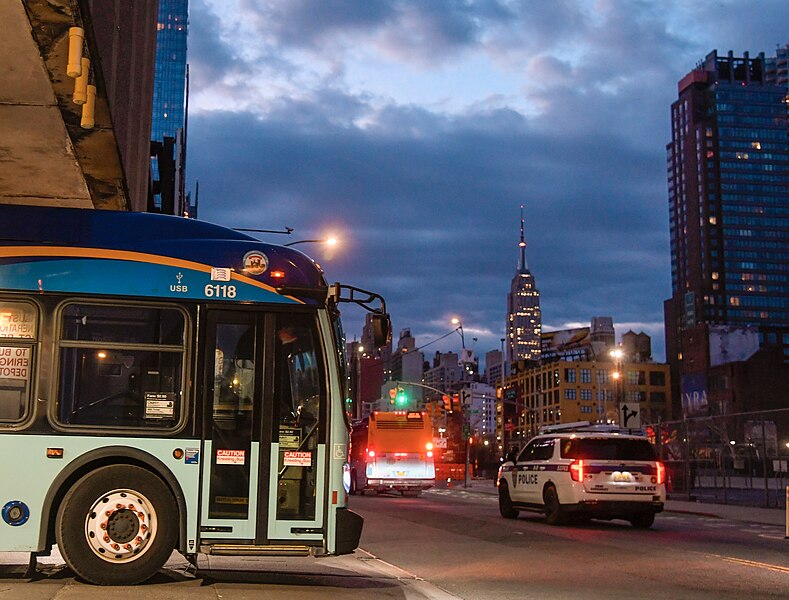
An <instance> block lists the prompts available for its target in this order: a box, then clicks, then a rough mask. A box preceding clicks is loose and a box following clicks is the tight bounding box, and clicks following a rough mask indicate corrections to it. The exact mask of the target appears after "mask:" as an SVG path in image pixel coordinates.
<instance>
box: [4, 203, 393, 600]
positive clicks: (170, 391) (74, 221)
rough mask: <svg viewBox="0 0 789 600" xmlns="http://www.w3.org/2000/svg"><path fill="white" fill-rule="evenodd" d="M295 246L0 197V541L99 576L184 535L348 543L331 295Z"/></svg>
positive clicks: (255, 551) (287, 548)
mask: <svg viewBox="0 0 789 600" xmlns="http://www.w3.org/2000/svg"><path fill="white" fill-rule="evenodd" d="M342 302H353V303H356V304H358V305H360V306H362V307H363V308H365V309H367V310H369V311H370V312H372V313H373V315H372V323H373V327H374V329H375V335H376V337H377V338H378V339H377V341H380V342H381V343H383V342H384V341H385V340H386V339H387V338H388V336H389V329H390V322H389V317H388V315H387V314H386V312H385V310H386V309H385V305H384V301H383V298H381V297H380V296H379V295H377V294H374V293H371V292H367V291H365V290H361V289H359V288H354V287H351V286H346V285H340V284H333V285H327V283H326V280H325V278H324V276H323V272H322V270H321V269H320V267H319V266H318V265H317V264H316V263H315V262H314V261H313V260H312V259H310V258H309V257H307V256H306V255H305V254H303V253H301V252H299V251H297V250H294V249H292V248H288V247H283V246H277V245H272V244H267V243H263V242H261V241H259V240H257V239H255V238H253V237H250V236H248V235H245V234H243V233H239V232H238V231H235V230H232V229H227V228H224V227H220V226H218V225H213V224H209V223H205V222H200V221H195V220H190V219H184V218H180V217H172V216H165V215H155V214H146V213H124V212H112V211H100V210H80V209H65V208H42V207H27V206H11V205H3V206H0V456H2V457H3V460H2V462H0V517H1V518H0V552H29V553H31V566H34V564H35V562H34V561H35V556H41V555H47V554H48V553H50V552H51V549H52V548H53V545H54V544H57V547H58V550H59V551H60V553H61V554H62V556H63V559H64V560H65V562H66V563H67V565H68V566H69V567H70V568H71V569H72V570H73V571H74V572H75V573H76V574H77V575H79V576H80V577H81V578H83V579H84V580H86V581H88V582H91V583H94V584H106V585H113V584H115V585H126V584H135V583H140V582H142V581H145V580H147V579H148V578H150V577H151V576H152V575H153V574H155V573H156V572H157V571H158V570H159V569H160V568H161V567H162V565H163V564H164V563H165V561H166V560H167V559H168V558H169V556H170V555H171V553H172V552H173V550H174V549H175V550H178V551H179V552H181V553H182V554H183V555H184V556H186V557H187V558H188V559H189V560H191V561H192V562H195V557H196V555H197V554H198V553H206V554H214V555H284V556H318V555H330V554H346V553H350V552H352V551H353V550H354V549H355V548H356V547H357V545H358V543H359V537H360V535H361V529H362V524H363V523H362V518H361V517H360V516H358V515H356V514H355V513H353V512H351V511H350V510H348V508H347V499H348V496H347V492H348V485H349V474H350V471H349V465H348V448H349V441H350V423H349V421H348V419H347V415H346V412H345V399H346V389H345V385H346V382H347V378H346V376H345V358H344V340H343V334H342V329H341V324H340V319H339V310H338V305H339V304H340V303H342Z"/></svg>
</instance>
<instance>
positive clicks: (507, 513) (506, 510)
mask: <svg viewBox="0 0 789 600" xmlns="http://www.w3.org/2000/svg"><path fill="white" fill-rule="evenodd" d="M499 512H500V513H501V516H502V517H504V518H505V519H514V518H516V517H517V516H518V511H517V510H515V508H513V506H512V498H510V490H509V488H508V487H507V483H506V482H504V481H502V482H501V483H499Z"/></svg>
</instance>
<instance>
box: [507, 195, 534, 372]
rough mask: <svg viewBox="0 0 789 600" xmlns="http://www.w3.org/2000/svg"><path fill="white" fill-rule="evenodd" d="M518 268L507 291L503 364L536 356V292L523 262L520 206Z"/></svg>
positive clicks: (526, 265)
mask: <svg viewBox="0 0 789 600" xmlns="http://www.w3.org/2000/svg"><path fill="white" fill-rule="evenodd" d="M518 249H519V250H520V258H519V260H518V270H517V271H515V276H514V277H513V278H512V284H511V285H510V293H509V294H507V363H508V364H512V363H513V362H516V361H519V360H539V359H540V330H541V326H542V318H541V315H540V291H539V290H538V289H537V285H536V283H535V281H534V275H532V274H531V271H529V266H528V264H526V241H525V240H524V239H523V207H522V206H521V239H520V242H519V243H518Z"/></svg>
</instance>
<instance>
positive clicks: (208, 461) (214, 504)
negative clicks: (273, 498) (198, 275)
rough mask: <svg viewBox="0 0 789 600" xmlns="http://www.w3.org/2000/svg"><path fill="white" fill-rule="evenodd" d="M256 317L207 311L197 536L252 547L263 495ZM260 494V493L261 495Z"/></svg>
mask: <svg viewBox="0 0 789 600" xmlns="http://www.w3.org/2000/svg"><path fill="white" fill-rule="evenodd" d="M262 321H263V319H262V313H260V314H259V315H256V314H255V313H250V312H234V311H218V310H213V311H211V310H209V311H208V313H207V331H206V337H205V345H204V348H205V352H204V359H203V361H204V364H203V366H202V369H201V372H202V373H203V374H204V377H205V383H204V390H205V402H204V406H205V412H204V415H205V422H204V442H203V457H204V459H203V461H202V463H203V483H202V498H203V502H202V506H201V515H200V536H201V538H202V539H204V540H209V539H221V540H234V541H239V542H240V541H244V542H246V543H255V541H256V540H257V538H258V537H259V536H258V535H257V521H258V509H259V506H258V503H259V502H263V504H264V506H265V502H266V496H267V490H266V485H265V483H264V484H263V486H261V484H260V477H259V474H260V465H267V464H268V450H267V445H266V446H264V445H263V444H261V442H260V432H261V430H262V428H261V427H260V426H259V425H258V426H256V423H257V424H260V423H261V421H262V413H263V411H262V408H263V407H262V397H263V396H262V394H261V389H262V386H263V374H264V369H262V368H261V366H262V364H263V344H262V326H261V323H262ZM261 492H262V493H261Z"/></svg>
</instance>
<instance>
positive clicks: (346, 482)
mask: <svg viewBox="0 0 789 600" xmlns="http://www.w3.org/2000/svg"><path fill="white" fill-rule="evenodd" d="M342 487H344V488H345V493H346V494H350V493H351V465H349V464H348V463H343V465H342Z"/></svg>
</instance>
